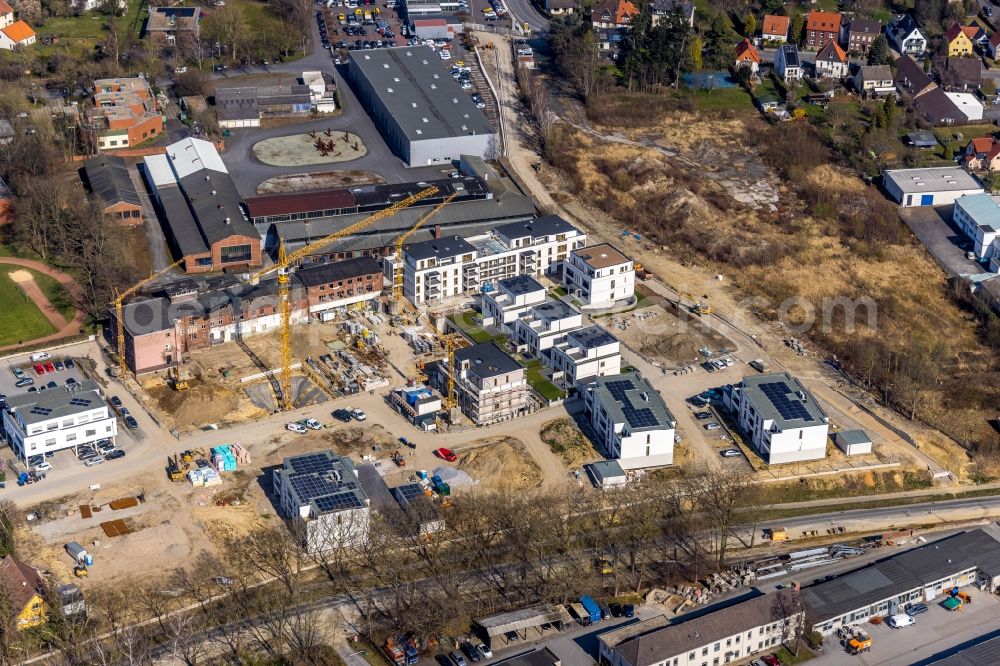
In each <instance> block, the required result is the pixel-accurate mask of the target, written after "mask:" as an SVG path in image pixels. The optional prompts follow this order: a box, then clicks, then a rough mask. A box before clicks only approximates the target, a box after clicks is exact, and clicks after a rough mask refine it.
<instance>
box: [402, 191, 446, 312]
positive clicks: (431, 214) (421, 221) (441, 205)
mask: <svg viewBox="0 0 1000 666" xmlns="http://www.w3.org/2000/svg"><path fill="white" fill-rule="evenodd" d="M457 196H458V192H457V191H456V192H452V193H451V194H449V195H448V198H447V199H445V200H444V201H442V202H441V203H439V204H438V205H437V206H435V207H434V208H433V209H432V210H431V211H430V212H429V213H427V214H426V215H424V216H423V217H421V218H420V219H419V220H417V223H416V224H414V225H413V226H412V227H410V228H409V229H408V230H407V231H405V232H403V233H402V234H400V236H399V238H397V239H396V268H395V270H394V271H393V272H392V283H393V291H392V302H393V306H394V307H395V308H396V309H397V310H398V309H399V307H400V305H402V303H403V268H402V261H403V243H405V242H406V239H407V238H409V237H410V236H412V235H413V233H414V232H415V231H416V230H417V229H419V228H420V227H422V226H424V224H425V223H426V222H427V220H429V219H431V218H432V217H434V216H435V215H436V214H437V213H438V211H440V210H441V209H442V208H444V207H445V206H447V205H448V204H449V203H451V200H452V199H454V198H455V197H457Z"/></svg>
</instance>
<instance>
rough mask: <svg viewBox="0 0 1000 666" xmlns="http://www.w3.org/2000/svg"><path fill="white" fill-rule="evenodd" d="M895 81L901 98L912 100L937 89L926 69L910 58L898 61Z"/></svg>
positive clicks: (905, 57)
mask: <svg viewBox="0 0 1000 666" xmlns="http://www.w3.org/2000/svg"><path fill="white" fill-rule="evenodd" d="M893 81H894V82H895V84H896V88H898V89H899V94H900V96H902V97H909V98H910V99H916V98H917V97H919V96H920V95H922V94H924V93H925V92H927V91H929V90H931V89H932V88H936V87H937V84H936V83H934V81H933V80H932V79H931V77H930V76H928V74H927V72H925V71H924V68H923V67H921V66H920V65H919V63H917V61H916V60H914V59H913V58H911V57H909V56H903V57H901V58H899V59H898V60H896V74H895V76H893Z"/></svg>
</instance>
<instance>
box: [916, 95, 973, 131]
mask: <svg viewBox="0 0 1000 666" xmlns="http://www.w3.org/2000/svg"><path fill="white" fill-rule="evenodd" d="M913 105H914V106H915V107H916V108H917V111H919V112H920V113H921V114H922V115H923V116H924V118H926V119H927V121H928V122H930V123H932V124H934V125H937V124H938V123H954V124H958V125H963V124H965V123H966V122H968V120H969V118H968V116H966V115H965V113H963V112H962V110H961V109H959V108H958V106H957V105H956V104H955V102H953V101H951V98H949V97H948V95H947V93H945V91H944V90H942V89H941V88H937V87H935V88H934V89H932V90H928V91H927V92H925V93H924V94H923V95H920V96H919V97H917V98H916V99H915V100H914V101H913Z"/></svg>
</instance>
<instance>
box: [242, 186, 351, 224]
mask: <svg viewBox="0 0 1000 666" xmlns="http://www.w3.org/2000/svg"><path fill="white" fill-rule="evenodd" d="M244 203H245V204H246V207H247V211H248V212H249V213H250V217H252V218H253V217H267V216H270V215H293V214H295V213H308V212H312V211H321V210H323V211H325V210H343V209H345V208H350V209H357V204H356V203H355V202H354V197H353V196H352V195H351V192H350V191H349V190H322V191H318V192H295V193H294V194H269V195H265V196H261V197H250V198H248V199H246V200H244Z"/></svg>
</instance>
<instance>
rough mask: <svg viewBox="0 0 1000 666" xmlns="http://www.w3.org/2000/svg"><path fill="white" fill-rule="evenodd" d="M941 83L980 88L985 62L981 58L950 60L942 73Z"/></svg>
mask: <svg viewBox="0 0 1000 666" xmlns="http://www.w3.org/2000/svg"><path fill="white" fill-rule="evenodd" d="M941 83H942V84H943V85H952V86H973V87H976V88H978V87H979V86H980V85H982V83H983V61H982V60H980V59H979V58H958V57H953V58H948V59H947V60H946V61H945V64H944V71H943V72H942V73H941Z"/></svg>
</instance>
